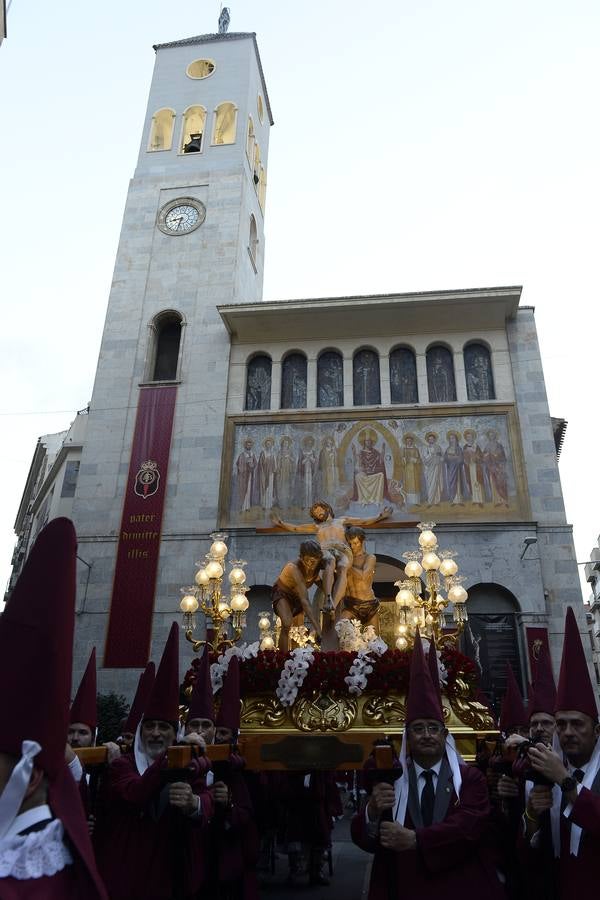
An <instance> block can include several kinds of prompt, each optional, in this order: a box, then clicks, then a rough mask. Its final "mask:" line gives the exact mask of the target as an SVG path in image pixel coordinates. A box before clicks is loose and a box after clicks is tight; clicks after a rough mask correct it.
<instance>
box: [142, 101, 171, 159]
mask: <svg viewBox="0 0 600 900" xmlns="http://www.w3.org/2000/svg"><path fill="white" fill-rule="evenodd" d="M174 124H175V111H174V110H172V109H159V110H158V112H155V113H154V115H153V116H152V127H151V128H150V141H149V144H148V150H149V151H150V152H151V151H153V150H170V149H171V145H172V143H173V126H174Z"/></svg>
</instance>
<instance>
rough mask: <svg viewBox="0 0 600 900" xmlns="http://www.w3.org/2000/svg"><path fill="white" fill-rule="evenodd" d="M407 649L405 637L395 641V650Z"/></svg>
mask: <svg viewBox="0 0 600 900" xmlns="http://www.w3.org/2000/svg"><path fill="white" fill-rule="evenodd" d="M407 647H408V641H407V640H406V638H405V637H402V636H400V637H399V638H398V640H397V641H396V649H397V650H406V648H407Z"/></svg>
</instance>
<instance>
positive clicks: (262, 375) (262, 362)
mask: <svg viewBox="0 0 600 900" xmlns="http://www.w3.org/2000/svg"><path fill="white" fill-rule="evenodd" d="M270 406H271V360H270V359H268V358H266V357H257V358H256V359H252V360H251V361H250V364H249V366H248V383H247V385H246V409H269V408H270Z"/></svg>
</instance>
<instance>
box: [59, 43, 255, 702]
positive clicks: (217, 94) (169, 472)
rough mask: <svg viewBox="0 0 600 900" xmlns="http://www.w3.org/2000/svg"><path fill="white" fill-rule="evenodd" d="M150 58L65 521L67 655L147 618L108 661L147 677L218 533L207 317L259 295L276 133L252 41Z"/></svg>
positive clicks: (220, 396)
mask: <svg viewBox="0 0 600 900" xmlns="http://www.w3.org/2000/svg"><path fill="white" fill-rule="evenodd" d="M154 50H155V52H156V63H155V68H154V74H153V78H152V83H151V86H150V93H149V99H148V108H147V112H146V116H145V120H144V126H143V130H142V137H141V143H140V150H139V156H138V160H137V166H136V169H135V173H134V176H133V178H132V180H131V182H130V186H129V191H128V195H127V200H126V204H125V211H124V215H123V224H122V228H121V235H120V240H119V246H118V251H117V257H116V263H115V269H114V277H113V282H112V287H111V292H110V297H109V302H108V310H107V315H106V321H105V325H104V333H103V337H102V344H101V349H100V356H99V360H98V367H97V371H96V378H95V383H94V389H93V395H92V401H91V406H90V413H89V422H88V429H87V434H86V439H85V444H84V447H83V453H82V460H81V467H80V472H79V480H78V484H77V490H76V495H75V500H74V507H73V517H74V520H75V525H76V529H77V533H78V538H79V547H80V555H81V556H82V557H84V558H85V559H86V561H87V563H88V564H89V565H90V566H91V568H90V569H88V570H87V573H83V574H84V576H85V582H86V585H85V588H86V593H85V602H83V600H82V603H83V610H82V611H81V614H80V616H79V637H81V638H82V641H78V642H77V644H78V651H77V652H79V650H80V651H81V656H82V660H83V659H84V658H85V657H86V655H87V654H88V653H89V647H90V646H91V645H92V644H94V643H97V644H98V646H99V648H100V646H102V644H103V643H104V639H105V635H106V624H107V616H110V620H111V621H110V625H109V641H108V643H110V640H111V637H110V636H111V634H112V637H113V638H114V636H115V633H116V632H115V629H116V628H118V629H123V628H129V629H132V630H135V631H136V632H137V630H138V629H139V627H140V621H141V619H143V620H144V625H143V629H145V632H144V633H146V632H147V636H146V637H143V638H142V639H141V641H140V647H141V646H142V645H143V646H145V647H146V650H144V652H143V653H142V652H141V650H138V652H137V654H133V656H131V658H130V657H128V655H127V653H126V652H120V653H117V654H112V655H111V654H110V653H109V654H108V658H107V657H106V656H105V665H107V666H109V667H125V668H126V667H129V666H132V667H139V666H141V665H143V662H142V661H141V658H142V656H144V655H147V651H149V647H150V644H149V635H150V631H148V628H149V627H150V629H151V633H152V637H153V640H156V642H157V646H158V645H160V643H161V641H163V640H164V637H165V636H166V631H167V630H168V625H169V624H170V622H171V621H172V619H173V615H174V612H173V611H174V610H175V609H176V608H177V603H178V586H179V585H181V584H184V583H185V581H186V578H187V579H188V580H189V577H190V572H191V571H192V568H190V567H191V566H192V565H193V562H194V556H193V554H194V552H197V550H196V549H195V548H197V547H198V540H199V538H201V537H202V536H204V535H207V534H208V533H210V531H212V530H214V528H215V526H216V520H217V506H218V484H216V483H215V478H214V475H213V474H211V473H214V472H215V470H217V471H218V462H217V460H220V457H221V451H222V443H223V425H224V415H225V400H226V390H227V372H228V361H229V350H230V342H229V336H228V334H227V331H226V329H225V326H224V325H223V322H222V320H221V318H220V316H219V314H218V312H217V309H216V307H217V305H218V304H221V303H232V302H233V303H235V302H252V301H257V300H260V299H261V296H262V280H263V261H264V227H263V221H264V209H265V195H266V183H267V175H266V173H267V160H268V146H269V130H270V126H271V125H272V124H273V120H272V116H271V109H270V104H269V98H268V94H267V89H266V84H265V80H264V75H263V71H262V66H261V62H260V57H259V53H258V46H257V43H256V36H255V35H254V34H253V33H218V34H207V35H200V36H198V37H193V38H188V39H185V40H181V41H174V42H172V43H168V44H158V45H156V46H155V47H154ZM151 406H152V408H153V411H151V412H149V411H148V410H149V409H150V407H151ZM148 416H149V418H148ZM130 502H131V503H133V504H134V506H135V503H137V504H138V506H137V507H135V509H134V508H133V507H131V508H130V507H129V506H128V504H130ZM140 504H141V506H140ZM157 504H159V506H160V509H159V508H158V506H157ZM192 541H193V545H192V544H191V543H190V546H188V543H189V542H192ZM134 564H135V565H134ZM88 576H89V577H88ZM82 583H83V582H82ZM120 590H121V591H123V590H124V591H125V594H126V596H120V595H119V591H120ZM82 591H83V588H82ZM132 592H133V593H132ZM136 592H137V595H139V596H138V600H137V601H136V602H134V601H133V600H132V597H133V596H134V594H136ZM136 603H137V605H136ZM115 604H116V605H117V606H119V604H121V606H122V607H123V608H125V609H129V612H128V613H127V612H126V613H125V615H124V617H123V616H122V617H121V619H120V620H119V623H118V625H117V624H115V622H116V620H114V612H115ZM160 613H163V614H164V615H163V616H160V615H158V614H160ZM149 622H150V626H149V624H148V623H149ZM143 629H142V630H143ZM100 655H101V656H102V654H100ZM128 660H129V661H128ZM77 662H78V660H76V668H77V667H78V666H77ZM107 679H108V680H107ZM114 683H115V685H118V684H121V685H122V680H121V681H116V680H115V682H114ZM103 684H104V686H106V687H109V686H110V674H106V673H105V680H104V682H103Z"/></svg>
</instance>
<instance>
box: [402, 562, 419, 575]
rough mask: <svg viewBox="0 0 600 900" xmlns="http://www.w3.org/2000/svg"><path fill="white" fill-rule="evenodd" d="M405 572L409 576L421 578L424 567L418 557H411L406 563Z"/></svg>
mask: <svg viewBox="0 0 600 900" xmlns="http://www.w3.org/2000/svg"><path fill="white" fill-rule="evenodd" d="M404 573H405V574H406V576H407V577H408V578H420V577H421V575H422V574H423V567H422V566H421V564H420V563H419V562H417V560H416V559H411V560H410V562H407V563H406V565H405V567H404Z"/></svg>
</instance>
